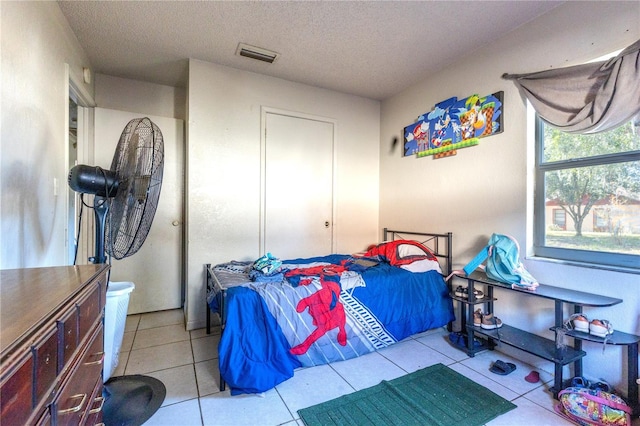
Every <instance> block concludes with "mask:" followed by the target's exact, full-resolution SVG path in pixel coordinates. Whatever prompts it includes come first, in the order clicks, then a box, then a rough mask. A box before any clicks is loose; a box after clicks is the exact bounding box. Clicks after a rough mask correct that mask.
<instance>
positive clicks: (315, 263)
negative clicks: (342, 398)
mask: <svg viewBox="0 0 640 426" xmlns="http://www.w3.org/2000/svg"><path fill="white" fill-rule="evenodd" d="M451 241H452V234H451V233H445V234H434V233H419V232H404V231H395V230H389V229H386V228H385V229H384V235H383V243H380V244H377V245H373V246H371V247H369V249H368V250H367V251H366V252H364V253H358V254H331V255H327V256H321V257H314V258H306V259H287V260H282V261H281V260H279V259H277V258H269V257H267V256H264V257H263V258H261V259H259V260H258V261H259V262H258V261H255V262H237V261H230V262H226V263H222V264H218V265H212V264H206V265H205V271H206V274H205V277H206V278H205V279H206V283H205V284H206V291H207V330H206V331H207V334H209V333H210V332H211V330H210V320H211V313H212V312H214V313H218V314H219V315H220V322H221V337H220V343H219V345H218V354H219V368H220V390H224V389H225V384H228V385H229V387H230V390H231V394H232V395H237V394H242V393H261V392H265V391H267V390H269V389H271V388H273V387H275V386H276V385H278V384H279V383H282V382H283V381H285V380H287V379H289V378H290V377H292V376H293V374H294V370H295V369H297V368H300V367H310V366H315V365H320V364H326V363H331V362H335V361H341V360H346V359H350V358H353V357H356V356H360V355H363V354H366V353H369V352H372V351H376V350H379V349H382V348H385V347H387V346H390V345H392V344H394V343H396V342H398V341H400V340H403V339H405V338H407V337H409V336H411V335H413V334H416V333H420V332H423V331H426V330H429V329H433V328H437V327H442V326H444V325H450V324H451V322H452V321H453V320H454V313H453V303H452V300H451V297H450V289H449V287H448V285H447V283H446V282H445V280H444V278H443V277H444V276H448V275H449V273H450V272H451ZM265 265H266V266H265ZM263 266H264V267H263Z"/></svg>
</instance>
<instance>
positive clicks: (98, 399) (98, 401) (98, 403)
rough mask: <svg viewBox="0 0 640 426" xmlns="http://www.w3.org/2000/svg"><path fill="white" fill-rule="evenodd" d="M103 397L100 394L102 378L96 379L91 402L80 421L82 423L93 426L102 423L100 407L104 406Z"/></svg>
mask: <svg viewBox="0 0 640 426" xmlns="http://www.w3.org/2000/svg"><path fill="white" fill-rule="evenodd" d="M104 403H105V398H104V397H103V396H102V378H100V379H98V381H97V382H96V385H95V388H94V390H93V395H91V404H90V405H89V411H87V415H86V417H85V418H84V420H83V421H82V424H83V425H87V426H95V425H97V424H100V423H102V409H103V407H104Z"/></svg>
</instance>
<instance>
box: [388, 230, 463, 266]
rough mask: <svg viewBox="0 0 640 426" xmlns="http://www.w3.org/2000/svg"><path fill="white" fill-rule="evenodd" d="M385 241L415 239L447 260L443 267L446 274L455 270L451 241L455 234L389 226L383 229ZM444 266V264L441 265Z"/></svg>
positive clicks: (440, 257)
mask: <svg viewBox="0 0 640 426" xmlns="http://www.w3.org/2000/svg"><path fill="white" fill-rule="evenodd" d="M382 238H383V241H395V240H414V241H418V242H420V243H421V244H424V245H425V246H426V247H427V248H429V249H430V250H431V251H432V252H433V254H434V255H435V256H436V257H438V258H439V259H441V260H444V261H445V262H446V266H445V267H444V268H442V269H443V272H445V271H446V272H445V273H444V275H445V276H449V275H450V274H451V272H452V271H453V266H452V265H453V255H452V253H451V243H452V241H453V234H452V233H451V232H447V233H445V234H435V233H431V232H414V231H397V230H392V229H388V228H384V229H383V236H382ZM441 266H442V265H441Z"/></svg>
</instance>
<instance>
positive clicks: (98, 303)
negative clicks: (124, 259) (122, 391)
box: [0, 265, 109, 426]
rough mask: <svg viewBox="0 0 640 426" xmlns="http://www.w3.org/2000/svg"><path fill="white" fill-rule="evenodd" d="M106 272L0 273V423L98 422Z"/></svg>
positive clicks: (99, 268)
mask: <svg viewBox="0 0 640 426" xmlns="http://www.w3.org/2000/svg"><path fill="white" fill-rule="evenodd" d="M108 269H109V266H108V265H83V266H61V267H50V268H32V269H12V270H3V271H0V329H1V334H0V352H1V358H0V410H1V417H0V424H2V425H7V426H9V425H11V426H15V425H23V424H37V425H80V424H83V425H85V424H86V425H96V424H100V423H101V422H102V405H103V403H104V400H103V398H102V365H103V360H104V349H103V348H104V340H103V318H104V305H105V299H106V290H107V271H108Z"/></svg>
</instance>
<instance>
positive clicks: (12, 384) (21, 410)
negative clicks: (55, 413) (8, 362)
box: [0, 352, 33, 425]
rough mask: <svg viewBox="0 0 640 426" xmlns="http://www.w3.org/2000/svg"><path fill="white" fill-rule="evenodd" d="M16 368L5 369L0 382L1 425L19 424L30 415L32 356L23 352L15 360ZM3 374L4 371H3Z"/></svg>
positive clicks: (31, 402)
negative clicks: (0, 402)
mask: <svg viewBox="0 0 640 426" xmlns="http://www.w3.org/2000/svg"><path fill="white" fill-rule="evenodd" d="M16 364H17V368H16V369H13V370H12V371H7V372H6V374H7V377H6V378H5V377H3V378H2V379H1V380H2V383H1V384H0V401H2V404H0V410H1V412H2V424H3V425H5V424H6V425H20V424H24V422H25V421H26V420H27V419H28V418H29V416H30V415H31V410H32V409H33V392H32V389H33V387H32V385H33V357H32V356H31V353H30V352H27V353H25V355H24V356H23V357H22V359H20V360H18V361H17V363H16ZM2 374H3V375H4V374H5V372H4V371H3V372H2Z"/></svg>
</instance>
